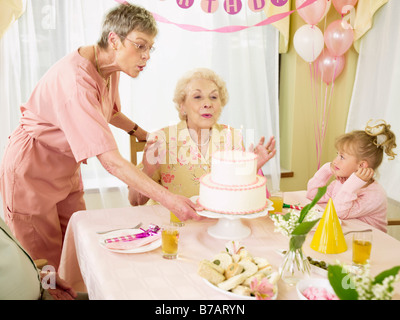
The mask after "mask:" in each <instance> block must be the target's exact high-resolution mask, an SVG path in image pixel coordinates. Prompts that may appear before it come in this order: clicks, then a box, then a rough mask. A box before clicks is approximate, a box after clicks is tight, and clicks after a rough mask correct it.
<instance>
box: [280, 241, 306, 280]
mask: <svg viewBox="0 0 400 320" xmlns="http://www.w3.org/2000/svg"><path fill="white" fill-rule="evenodd" d="M304 240H305V235H292V236H291V237H290V241H289V250H288V251H287V252H286V254H285V256H284V258H283V262H282V264H281V267H280V268H279V271H280V276H281V279H282V280H283V281H284V282H285V283H287V284H288V285H295V284H296V283H297V282H299V281H300V280H301V279H305V278H308V277H310V274H311V264H310V262H309V261H308V259H307V256H306V255H305V254H304V251H303V248H302V246H303V243H304Z"/></svg>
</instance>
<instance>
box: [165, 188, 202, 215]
mask: <svg viewBox="0 0 400 320" xmlns="http://www.w3.org/2000/svg"><path fill="white" fill-rule="evenodd" d="M166 200H167V201H166V202H164V206H165V207H166V208H168V209H169V210H170V211H172V212H173V213H174V214H175V215H176V216H177V217H178V219H179V220H181V221H186V220H188V219H193V220H202V219H203V217H202V216H199V215H198V214H197V213H196V211H202V210H204V208H203V207H202V206H201V205H199V204H197V203H194V202H192V201H191V200H190V199H189V198H186V197H184V196H181V195H178V194H172V193H171V194H170V195H169V196H168V199H166Z"/></svg>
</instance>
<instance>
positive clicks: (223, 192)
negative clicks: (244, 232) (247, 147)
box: [198, 150, 268, 214]
mask: <svg viewBox="0 0 400 320" xmlns="http://www.w3.org/2000/svg"><path fill="white" fill-rule="evenodd" d="M256 170H257V156H256V155H255V154H254V153H251V152H245V151H239V150H229V151H217V152H215V153H214V154H213V156H212V160H211V172H210V173H208V174H206V175H203V176H202V177H201V178H200V193H199V198H198V203H199V204H200V205H201V206H203V207H204V208H205V209H206V210H208V211H212V212H217V213H224V214H252V213H256V212H259V211H262V210H264V209H265V208H266V207H267V204H268V203H267V197H266V185H267V180H266V178H265V177H262V176H259V175H257V174H256Z"/></svg>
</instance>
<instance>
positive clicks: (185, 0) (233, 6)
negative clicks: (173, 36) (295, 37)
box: [115, 0, 317, 33]
mask: <svg viewBox="0 0 400 320" xmlns="http://www.w3.org/2000/svg"><path fill="white" fill-rule="evenodd" d="M115 1H117V2H119V3H122V4H124V3H128V2H127V1H124V0H115ZM222 1H223V7H224V10H225V11H226V12H227V13H228V14H237V13H238V12H239V11H240V10H241V9H242V6H243V4H242V1H247V2H248V6H249V8H250V9H251V10H252V11H255V12H257V11H261V10H262V9H264V7H265V4H266V3H265V2H266V1H271V3H272V4H273V5H274V6H278V7H279V6H283V5H285V4H286V3H287V2H288V0H200V6H201V8H202V10H203V11H204V12H205V13H214V12H215V11H216V10H217V9H218V7H219V3H220V2H222ZM315 1H317V0H305V1H304V2H303V4H302V5H301V6H299V7H298V8H297V10H301V9H303V8H305V7H307V6H309V5H311V4H313V3H314V2H315ZM194 2H195V0H176V3H177V5H178V7H180V8H182V9H189V8H190V7H192V6H193V5H194ZM295 11H296V10H291V11H287V12H283V13H279V14H276V15H273V16H270V17H268V18H267V19H265V20H263V21H261V22H259V23H257V24H255V25H253V26H225V27H220V28H216V29H207V28H204V27H201V26H195V25H190V24H181V23H176V22H173V21H170V20H168V19H167V18H165V17H163V16H161V15H159V14H157V13H154V12H153V16H154V18H155V19H156V21H157V22H161V23H167V24H172V25H175V26H177V27H179V28H181V29H184V30H187V31H192V32H220V33H230V32H237V31H241V30H244V29H248V28H252V27H262V26H266V25H269V24H272V23H275V22H277V21H279V20H282V19H284V18H286V17H288V16H290V15H291V14H292V13H293V12H295Z"/></svg>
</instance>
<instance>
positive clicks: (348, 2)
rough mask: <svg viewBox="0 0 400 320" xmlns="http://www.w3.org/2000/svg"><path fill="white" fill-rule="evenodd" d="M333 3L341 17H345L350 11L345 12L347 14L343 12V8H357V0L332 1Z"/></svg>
mask: <svg viewBox="0 0 400 320" xmlns="http://www.w3.org/2000/svg"><path fill="white" fill-rule="evenodd" d="M332 2H333V6H334V7H335V9H336V11H337V12H339V13H340V14H341V15H345V14H346V13H347V12H348V10H345V12H343V7H344V6H352V7H353V8H354V7H355V6H356V3H357V0H332Z"/></svg>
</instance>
